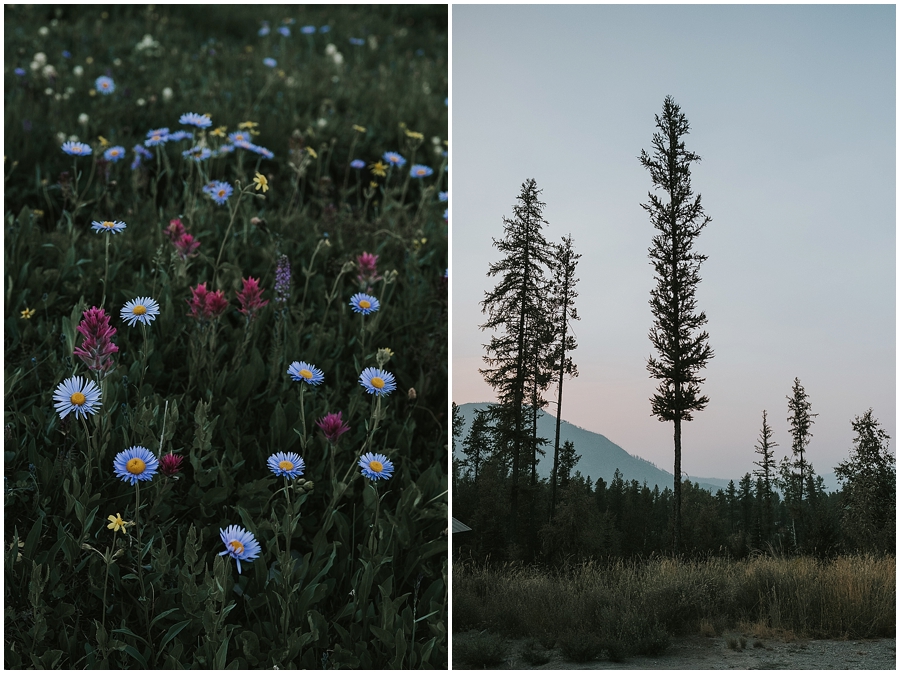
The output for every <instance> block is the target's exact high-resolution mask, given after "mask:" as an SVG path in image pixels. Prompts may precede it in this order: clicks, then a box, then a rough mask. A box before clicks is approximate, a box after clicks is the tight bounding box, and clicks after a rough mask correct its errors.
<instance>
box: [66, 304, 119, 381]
mask: <svg viewBox="0 0 900 674" xmlns="http://www.w3.org/2000/svg"><path fill="white" fill-rule="evenodd" d="M75 329H76V330H77V331H78V332H80V333H81V334H82V335H83V336H84V341H83V342H82V343H81V346H79V347H76V348H75V351H74V354H75V355H76V356H78V357H79V358H81V360H82V361H84V364H85V365H87V366H88V369H89V370H91V371H92V372H99V373H100V374H101V375H102V376H104V377H105V376H106V375H107V374H109V372H110V371H111V370H112V369H113V367H115V363H114V362H113V359H112V355H113V354H114V353H116V352H117V351H118V350H119V347H118V346H116V345H115V344H113V343H112V337H113V335H115V334H116V329H115V328H114V327H112V326H111V325H110V324H109V316H107V314H106V311H104V310H103V309H98V308H97V307H92V308H91V309H87V310H86V311H85V312H84V317H83V318H82V320H81V323H79V324H78V327H76V328H75Z"/></svg>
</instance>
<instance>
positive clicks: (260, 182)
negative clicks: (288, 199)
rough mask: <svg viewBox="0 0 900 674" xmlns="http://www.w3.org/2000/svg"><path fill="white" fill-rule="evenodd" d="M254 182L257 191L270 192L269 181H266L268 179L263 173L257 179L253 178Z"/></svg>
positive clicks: (258, 174)
mask: <svg viewBox="0 0 900 674" xmlns="http://www.w3.org/2000/svg"><path fill="white" fill-rule="evenodd" d="M253 182H255V183H256V189H257V190H262V191H263V192H268V191H269V181H268V180H266V177H265V176H264V175H263V174H262V173H257V174H256V177H255V178H253Z"/></svg>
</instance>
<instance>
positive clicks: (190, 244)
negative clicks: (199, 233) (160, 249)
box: [172, 234, 200, 260]
mask: <svg viewBox="0 0 900 674" xmlns="http://www.w3.org/2000/svg"><path fill="white" fill-rule="evenodd" d="M172 245H174V246H175V250H176V251H177V252H178V257H180V258H181V259H182V260H187V259H188V258H189V257H196V256H197V249H198V248H199V247H200V242H199V241H197V240H196V239H195V238H194V237H193V236H191V235H190V234H182V235H181V236H180V237H179V238H178V239H177V240H175V241H172Z"/></svg>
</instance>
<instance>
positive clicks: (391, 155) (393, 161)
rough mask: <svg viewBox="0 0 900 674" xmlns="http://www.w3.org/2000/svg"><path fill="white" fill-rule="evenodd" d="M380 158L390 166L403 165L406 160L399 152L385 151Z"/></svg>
mask: <svg viewBox="0 0 900 674" xmlns="http://www.w3.org/2000/svg"><path fill="white" fill-rule="evenodd" d="M381 158H382V159H384V160H385V161H386V162H387V163H388V164H390V165H391V166H403V165H404V164H405V163H406V160H405V159H404V158H403V157H402V156H401V155H400V153H399V152H385V153H384V154H383V155H382V156H381Z"/></svg>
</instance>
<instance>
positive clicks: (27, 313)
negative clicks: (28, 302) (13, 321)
mask: <svg viewBox="0 0 900 674" xmlns="http://www.w3.org/2000/svg"><path fill="white" fill-rule="evenodd" d="M36 311H37V309H29V308H28V307H25V310H24V311H23V312H22V318H24V319H25V320H28V319H29V318H31V317H32V316H34V313H35V312H36Z"/></svg>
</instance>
